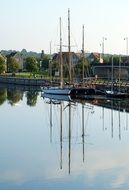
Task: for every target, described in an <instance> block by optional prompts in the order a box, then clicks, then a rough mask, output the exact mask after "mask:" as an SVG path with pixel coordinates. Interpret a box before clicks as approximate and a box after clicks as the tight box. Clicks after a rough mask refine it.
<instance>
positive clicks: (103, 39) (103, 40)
mask: <svg viewBox="0 0 129 190" xmlns="http://www.w3.org/2000/svg"><path fill="white" fill-rule="evenodd" d="M105 40H107V38H105V37H103V38H102V55H103V57H104V48H105V46H104V45H105V43H104V42H105Z"/></svg>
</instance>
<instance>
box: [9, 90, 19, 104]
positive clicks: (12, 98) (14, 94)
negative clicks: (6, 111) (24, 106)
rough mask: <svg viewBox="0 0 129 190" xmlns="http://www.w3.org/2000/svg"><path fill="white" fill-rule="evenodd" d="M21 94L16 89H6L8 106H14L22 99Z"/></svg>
mask: <svg viewBox="0 0 129 190" xmlns="http://www.w3.org/2000/svg"><path fill="white" fill-rule="evenodd" d="M22 96H23V92H22V91H21V90H18V89H13V90H12V89H7V100H8V102H9V104H10V105H14V104H16V103H17V102H19V101H20V100H21V99H22Z"/></svg>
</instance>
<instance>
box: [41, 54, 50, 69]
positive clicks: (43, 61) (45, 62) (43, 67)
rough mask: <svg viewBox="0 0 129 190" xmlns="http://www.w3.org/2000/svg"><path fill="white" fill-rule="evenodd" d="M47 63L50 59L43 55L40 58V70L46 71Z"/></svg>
mask: <svg viewBox="0 0 129 190" xmlns="http://www.w3.org/2000/svg"><path fill="white" fill-rule="evenodd" d="M49 61H50V57H49V55H44V56H43V58H42V65H41V67H42V69H45V70H46V69H48V68H49Z"/></svg>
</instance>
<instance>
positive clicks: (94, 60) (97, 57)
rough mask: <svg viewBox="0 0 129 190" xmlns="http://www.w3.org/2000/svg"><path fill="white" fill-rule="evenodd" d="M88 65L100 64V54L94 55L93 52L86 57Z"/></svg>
mask: <svg viewBox="0 0 129 190" xmlns="http://www.w3.org/2000/svg"><path fill="white" fill-rule="evenodd" d="M87 59H88V61H89V63H100V62H101V63H102V62H103V60H102V58H101V54H100V53H96V52H93V53H91V54H89V56H88V57H87Z"/></svg>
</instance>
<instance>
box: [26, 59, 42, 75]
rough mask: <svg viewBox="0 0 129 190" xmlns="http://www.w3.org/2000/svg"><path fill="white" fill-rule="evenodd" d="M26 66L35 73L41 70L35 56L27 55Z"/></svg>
mask: <svg viewBox="0 0 129 190" xmlns="http://www.w3.org/2000/svg"><path fill="white" fill-rule="evenodd" d="M25 68H26V70H27V71H28V72H31V73H34V72H37V71H38V70H39V66H38V62H37V60H36V58H35V57H27V58H26V60H25Z"/></svg>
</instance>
